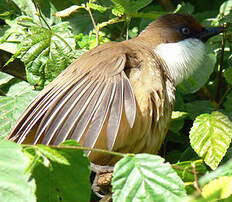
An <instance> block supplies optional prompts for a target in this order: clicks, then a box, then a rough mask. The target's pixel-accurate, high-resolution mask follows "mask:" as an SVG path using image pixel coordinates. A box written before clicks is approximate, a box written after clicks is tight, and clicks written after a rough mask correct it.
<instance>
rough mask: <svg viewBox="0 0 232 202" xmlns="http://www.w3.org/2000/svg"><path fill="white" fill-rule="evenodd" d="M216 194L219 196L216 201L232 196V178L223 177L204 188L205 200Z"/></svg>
mask: <svg viewBox="0 0 232 202" xmlns="http://www.w3.org/2000/svg"><path fill="white" fill-rule="evenodd" d="M216 192H219V196H218V197H215V198H214V199H215V200H218V199H225V198H228V197H229V196H231V195H232V176H223V177H219V178H218V179H215V180H213V181H211V182H210V183H209V184H207V185H205V186H204V187H203V188H202V195H203V197H204V198H211V196H212V195H214V194H215V193H216Z"/></svg>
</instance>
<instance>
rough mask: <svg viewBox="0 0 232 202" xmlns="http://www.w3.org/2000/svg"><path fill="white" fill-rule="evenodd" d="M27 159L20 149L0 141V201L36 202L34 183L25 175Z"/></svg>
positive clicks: (12, 144)
mask: <svg viewBox="0 0 232 202" xmlns="http://www.w3.org/2000/svg"><path fill="white" fill-rule="evenodd" d="M27 163H28V161H27V158H26V157H25V156H24V154H23V152H22V151H21V147H20V146H19V145H17V144H15V143H13V142H10V141H0V199H1V201H9V202H11V201H12V202H13V201H17V202H33V201H36V196H35V190H36V186H35V181H34V180H33V179H31V178H30V174H25V173H24V172H25V169H26V166H27Z"/></svg>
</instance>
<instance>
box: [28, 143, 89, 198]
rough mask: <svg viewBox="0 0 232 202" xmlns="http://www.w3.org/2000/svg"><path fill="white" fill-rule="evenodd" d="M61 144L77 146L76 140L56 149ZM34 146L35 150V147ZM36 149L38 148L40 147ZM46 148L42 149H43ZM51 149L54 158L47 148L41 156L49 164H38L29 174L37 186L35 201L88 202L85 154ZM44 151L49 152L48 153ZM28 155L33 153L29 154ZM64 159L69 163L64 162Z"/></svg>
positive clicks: (87, 171) (74, 150)
mask: <svg viewBox="0 0 232 202" xmlns="http://www.w3.org/2000/svg"><path fill="white" fill-rule="evenodd" d="M62 145H65V146H68V145H70V146H79V144H78V143H77V142H76V141H68V142H67V143H66V142H64V143H63V144H61V145H59V146H62ZM34 147H35V150H36V146H34ZM39 147H40V149H41V146H39ZM45 147H46V146H43V149H44V148H45ZM52 150H54V151H55V157H54V152H50V150H49V149H46V152H43V155H45V157H46V158H47V159H49V161H50V162H49V165H48V166H47V164H46V162H44V161H40V163H39V164H38V165H37V166H36V167H35V168H34V169H33V172H32V177H33V178H34V179H35V181H36V185H37V188H36V196H37V202H44V201H52V202H59V201H62V202H70V201H81V202H89V201H90V193H91V185H90V165H89V160H88V158H87V156H86V154H85V153H84V151H82V150H78V149H70V148H52ZM47 151H49V152H48V153H47ZM35 153H36V152H35ZM31 154H33V153H32V152H31ZM58 156H59V157H58ZM60 156H62V159H60ZM51 157H52V158H51ZM64 159H66V160H65V162H68V164H66V163H64ZM44 163H45V164H44Z"/></svg>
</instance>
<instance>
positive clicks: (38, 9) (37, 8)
mask: <svg viewBox="0 0 232 202" xmlns="http://www.w3.org/2000/svg"><path fill="white" fill-rule="evenodd" d="M33 4H34V5H35V8H36V10H37V11H38V12H39V16H38V17H39V18H41V19H42V20H43V21H44V23H45V24H46V26H47V28H48V29H49V30H51V27H50V26H49V24H48V23H47V21H46V20H45V19H44V17H43V15H42V13H41V10H40V7H39V4H38V3H36V2H34V1H33Z"/></svg>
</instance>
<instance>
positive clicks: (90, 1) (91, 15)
mask: <svg viewBox="0 0 232 202" xmlns="http://www.w3.org/2000/svg"><path fill="white" fill-rule="evenodd" d="M89 3H92V0H89ZM85 9H86V10H87V11H88V12H89V15H90V18H91V20H92V23H93V26H94V29H95V31H96V46H98V45H99V28H98V26H97V25H96V22H95V20H94V17H93V14H92V12H91V9H90V7H89V6H88V4H86V8H85Z"/></svg>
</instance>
